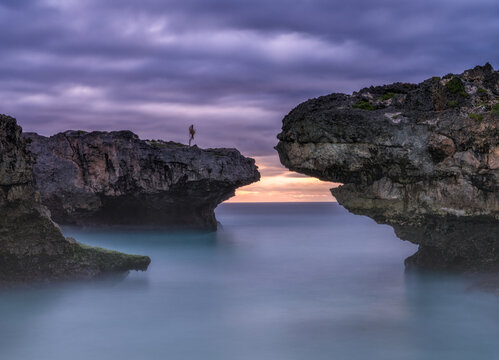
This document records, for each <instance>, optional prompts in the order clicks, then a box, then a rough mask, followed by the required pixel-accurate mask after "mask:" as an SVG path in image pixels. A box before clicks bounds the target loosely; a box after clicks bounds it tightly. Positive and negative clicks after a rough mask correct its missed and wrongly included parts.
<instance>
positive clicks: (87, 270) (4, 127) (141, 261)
mask: <svg viewBox="0 0 499 360" xmlns="http://www.w3.org/2000/svg"><path fill="white" fill-rule="evenodd" d="M33 162H34V161H33V157H32V154H31V153H29V152H28V151H27V150H26V144H25V140H24V139H23V138H22V137H21V128H20V127H19V126H17V124H16V120H15V119H14V118H11V117H9V116H5V115H0V284H4V283H7V282H8V283H10V282H17V281H29V280H43V281H44V280H53V279H75V278H78V279H89V278H93V277H95V276H97V275H100V274H103V273H107V272H125V271H128V270H146V269H147V267H148V265H149V262H150V259H149V258H148V257H146V256H138V255H126V254H122V253H119V252H116V251H108V250H104V249H100V248H95V247H90V246H85V245H82V244H79V243H78V242H76V241H75V240H74V239H70V238H65V237H64V236H63V235H62V233H61V230H60V229H59V227H58V226H57V225H56V224H55V223H54V222H53V221H52V220H51V219H50V216H49V212H48V210H47V209H46V208H45V207H44V206H42V205H41V203H40V197H39V194H38V193H37V192H36V191H35V188H34V185H33Z"/></svg>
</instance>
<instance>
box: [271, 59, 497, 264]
mask: <svg viewBox="0 0 499 360" xmlns="http://www.w3.org/2000/svg"><path fill="white" fill-rule="evenodd" d="M498 123H499V72H498V71H494V69H493V68H492V66H491V65H490V64H486V65H485V66H477V67H475V68H474V69H470V70H467V71H465V72H464V73H462V74H459V75H454V74H448V75H446V76H444V77H443V78H439V77H434V78H431V79H428V80H426V81H424V82H422V83H420V84H417V85H415V84H405V83H395V84H391V85H386V86H379V87H370V88H365V89H362V90H360V91H359V92H356V93H353V95H345V94H331V95H328V96H323V97H319V98H317V99H312V100H309V101H306V102H304V103H302V104H301V105H299V106H297V107H296V108H295V109H294V110H292V111H291V112H290V113H289V114H288V115H287V116H286V117H285V118H284V120H283V127H282V132H281V134H279V135H278V138H279V140H280V142H279V144H278V145H277V147H276V149H277V150H278V152H279V156H280V159H281V162H282V163H283V164H284V165H285V166H287V167H288V168H289V169H291V170H294V171H298V172H301V173H304V174H308V175H311V176H315V177H318V178H320V179H322V180H328V181H335V182H341V183H344V185H343V186H340V187H338V188H336V189H332V192H333V194H334V196H335V197H336V199H337V200H338V202H339V203H340V204H342V205H343V206H345V207H346V208H347V209H348V210H350V211H351V212H353V213H355V214H361V215H367V216H370V217H371V218H373V219H374V220H376V221H377V222H379V223H384V224H390V225H392V226H393V227H394V229H395V232H396V234H397V235H398V236H399V237H400V238H401V239H404V240H409V241H411V242H413V243H415V244H418V245H419V251H418V252H417V253H416V254H415V255H413V256H412V257H410V258H408V259H407V260H406V265H407V266H419V267H427V268H456V269H463V268H464V269H497V268H499V146H498V141H499V140H498V139H499V126H498Z"/></svg>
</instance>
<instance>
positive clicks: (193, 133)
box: [189, 125, 196, 146]
mask: <svg viewBox="0 0 499 360" xmlns="http://www.w3.org/2000/svg"><path fill="white" fill-rule="evenodd" d="M195 134H196V130H194V125H191V126H189V146H191V141H192V140H194V135H195Z"/></svg>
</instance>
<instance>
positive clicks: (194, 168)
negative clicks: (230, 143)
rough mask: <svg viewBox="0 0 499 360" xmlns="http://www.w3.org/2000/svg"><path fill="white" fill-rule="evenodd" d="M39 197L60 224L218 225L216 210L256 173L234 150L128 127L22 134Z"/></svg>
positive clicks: (252, 162)
mask: <svg viewBox="0 0 499 360" xmlns="http://www.w3.org/2000/svg"><path fill="white" fill-rule="evenodd" d="M25 136H26V137H27V138H29V140H30V141H31V143H30V144H29V150H30V151H32V152H33V153H35V154H36V156H37V161H36V164H35V168H34V169H35V178H36V185H37V189H38V190H39V191H40V193H41V198H42V202H43V204H44V205H46V206H47V207H48V208H49V209H50V211H51V213H52V218H53V219H54V220H55V221H57V222H58V223H60V224H79V225H88V224H91V225H161V226H188V227H197V228H205V229H216V227H217V221H216V218H215V213H214V209H215V208H216V206H217V205H218V204H219V203H221V202H222V201H224V200H226V199H228V198H230V197H231V196H233V195H234V192H235V189H236V188H237V187H240V186H243V185H248V184H250V183H252V182H255V181H258V180H259V179H260V174H259V172H258V170H257V167H256V166H255V161H254V160H253V159H250V158H246V157H244V156H242V155H241V154H240V153H239V151H237V150H235V149H206V150H203V149H200V148H198V147H197V146H193V147H188V146H186V145H182V144H178V143H173V142H164V141H161V140H157V141H156V140H153V141H148V140H140V139H139V138H138V136H137V135H135V134H134V133H132V132H130V131H115V132H97V131H95V132H91V133H86V132H83V131H66V132H64V133H59V134H56V135H54V136H51V137H44V136H40V135H37V134H33V133H27V134H26V135H25Z"/></svg>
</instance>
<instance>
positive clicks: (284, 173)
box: [227, 155, 340, 202]
mask: <svg viewBox="0 0 499 360" xmlns="http://www.w3.org/2000/svg"><path fill="white" fill-rule="evenodd" d="M254 159H255V160H256V164H257V165H258V170H259V171H260V173H261V175H262V178H261V180H260V181H259V182H256V183H253V184H251V185H248V186H244V187H242V188H239V189H237V190H236V196H234V197H232V198H231V199H230V200H228V201H227V202H328V201H335V199H334V197H333V195H331V192H330V189H331V188H333V187H336V186H338V185H340V184H337V183H331V182H326V181H320V180H318V179H316V178H312V177H308V176H306V175H302V174H298V173H296V172H292V171H289V170H288V169H286V168H285V167H284V166H282V165H281V164H280V163H279V159H278V157H277V155H269V156H256V157H254Z"/></svg>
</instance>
